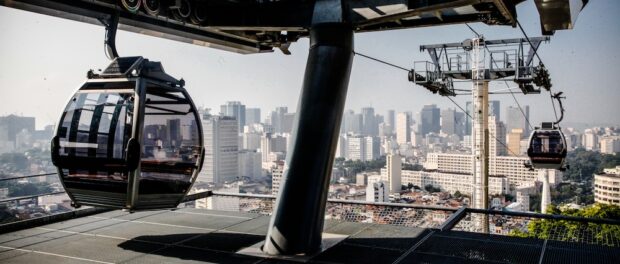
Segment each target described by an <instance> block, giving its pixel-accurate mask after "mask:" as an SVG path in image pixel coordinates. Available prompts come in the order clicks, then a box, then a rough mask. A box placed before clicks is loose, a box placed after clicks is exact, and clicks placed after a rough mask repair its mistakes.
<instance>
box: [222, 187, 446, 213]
mask: <svg viewBox="0 0 620 264" xmlns="http://www.w3.org/2000/svg"><path fill="white" fill-rule="evenodd" d="M213 196H232V197H240V198H261V199H273V200H275V199H276V197H275V196H273V195H266V194H249V193H230V192H217V191H215V192H213ZM327 202H330V203H341V204H358V205H374V206H390V207H403V208H413V209H428V210H439V211H450V212H456V210H458V208H452V207H442V206H432V205H417V204H402V203H380V202H366V201H358V200H342V199H327Z"/></svg>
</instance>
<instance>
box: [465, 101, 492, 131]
mask: <svg viewBox="0 0 620 264" xmlns="http://www.w3.org/2000/svg"><path fill="white" fill-rule="evenodd" d="M473 107H474V105H473V104H472V103H471V101H468V102H467V103H465V110H466V111H467V116H466V118H465V135H471V130H472V120H471V118H469V117H470V116H472V117H473V116H474V113H473ZM489 116H495V117H496V120H498V121H501V118H500V105H499V101H496V100H493V101H489Z"/></svg>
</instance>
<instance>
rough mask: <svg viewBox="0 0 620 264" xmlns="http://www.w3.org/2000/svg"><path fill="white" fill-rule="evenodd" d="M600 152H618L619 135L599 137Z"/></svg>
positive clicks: (619, 145) (619, 146)
mask: <svg viewBox="0 0 620 264" xmlns="http://www.w3.org/2000/svg"><path fill="white" fill-rule="evenodd" d="M599 146H600V147H601V153H605V154H615V153H616V152H620V136H603V137H601V138H600V139H599Z"/></svg>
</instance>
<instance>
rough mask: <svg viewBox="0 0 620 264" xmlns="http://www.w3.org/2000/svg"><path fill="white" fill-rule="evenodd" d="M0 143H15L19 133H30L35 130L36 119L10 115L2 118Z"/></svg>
mask: <svg viewBox="0 0 620 264" xmlns="http://www.w3.org/2000/svg"><path fill="white" fill-rule="evenodd" d="M0 129H2V130H3V132H0V135H2V137H0V141H1V140H6V141H12V142H15V137H16V136H17V134H18V133H20V132H22V131H23V130H26V131H27V132H29V133H32V132H34V130H35V118H34V117H26V116H16V115H8V116H1V117H0Z"/></svg>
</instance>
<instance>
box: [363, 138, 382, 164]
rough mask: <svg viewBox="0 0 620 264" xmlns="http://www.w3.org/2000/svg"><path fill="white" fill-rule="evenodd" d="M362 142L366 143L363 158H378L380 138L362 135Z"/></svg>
mask: <svg viewBox="0 0 620 264" xmlns="http://www.w3.org/2000/svg"><path fill="white" fill-rule="evenodd" d="M364 143H366V148H365V151H366V153H364V154H365V155H364V160H375V159H378V158H379V156H380V153H381V150H380V149H381V140H379V138H377V137H373V136H366V137H364Z"/></svg>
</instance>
